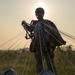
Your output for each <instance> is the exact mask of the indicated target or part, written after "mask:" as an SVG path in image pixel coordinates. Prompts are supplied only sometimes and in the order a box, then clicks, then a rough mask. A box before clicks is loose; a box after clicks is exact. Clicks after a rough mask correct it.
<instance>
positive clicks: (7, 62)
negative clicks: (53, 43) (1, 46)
mask: <svg viewBox="0 0 75 75" xmlns="http://www.w3.org/2000/svg"><path fill="white" fill-rule="evenodd" d="M3 52H5V51H0V55H1V54H2V53H3ZM72 52H73V53H75V52H74V51H69V50H68V51H63V50H60V49H57V50H55V58H54V61H55V66H56V70H57V73H58V75H75V66H74V65H75V55H74V54H72ZM70 62H71V63H72V64H71V63H70ZM9 68H12V69H14V70H15V71H16V72H17V73H18V74H19V75H36V74H37V72H36V61H35V58H34V54H33V53H30V52H27V51H24V50H16V51H14V50H11V51H7V52H5V53H4V54H3V55H1V56H0V72H2V71H4V70H6V69H9Z"/></svg>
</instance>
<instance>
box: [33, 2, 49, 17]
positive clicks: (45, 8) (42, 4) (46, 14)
mask: <svg viewBox="0 0 75 75" xmlns="http://www.w3.org/2000/svg"><path fill="white" fill-rule="evenodd" d="M38 7H42V8H44V10H45V15H44V17H45V18H46V17H48V8H47V7H46V5H45V4H44V3H43V2H39V3H38V4H37V5H36V6H35V9H36V8H38ZM35 9H34V10H35Z"/></svg>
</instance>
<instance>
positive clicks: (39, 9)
mask: <svg viewBox="0 0 75 75" xmlns="http://www.w3.org/2000/svg"><path fill="white" fill-rule="evenodd" d="M38 12H42V13H43V14H44V9H43V8H41V7H39V8H37V9H36V10H35V13H36V14H37V13H38Z"/></svg>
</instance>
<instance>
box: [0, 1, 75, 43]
mask: <svg viewBox="0 0 75 75" xmlns="http://www.w3.org/2000/svg"><path fill="white" fill-rule="evenodd" d="M37 7H43V8H44V9H45V16H44V19H48V20H51V21H52V22H54V23H55V25H56V26H57V28H58V29H60V30H62V31H64V32H67V33H70V34H72V35H75V33H74V32H75V0H0V44H2V43H4V42H6V41H7V40H9V39H10V38H12V37H13V36H15V35H16V34H19V33H20V32H22V31H24V29H23V27H22V26H21V22H22V20H25V21H26V22H28V23H30V21H31V20H35V19H36V17H35V9H36V8H37ZM25 42H26V39H25Z"/></svg>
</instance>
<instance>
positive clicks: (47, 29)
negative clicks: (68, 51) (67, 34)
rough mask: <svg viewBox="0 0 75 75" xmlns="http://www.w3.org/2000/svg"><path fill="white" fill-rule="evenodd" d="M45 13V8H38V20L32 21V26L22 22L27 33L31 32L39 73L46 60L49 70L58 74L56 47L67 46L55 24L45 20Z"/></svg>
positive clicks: (36, 12) (32, 47)
mask: <svg viewBox="0 0 75 75" xmlns="http://www.w3.org/2000/svg"><path fill="white" fill-rule="evenodd" d="M44 13H45V12H44V9H43V8H37V9H36V10H35V15H36V18H37V19H38V20H32V21H31V23H30V26H28V24H27V23H26V22H25V21H22V25H23V27H24V28H25V29H26V28H27V29H26V31H29V32H30V34H29V38H31V39H32V41H31V45H30V51H31V52H34V55H35V58H36V67H37V72H38V73H40V72H41V71H42V70H43V69H44V68H43V58H45V59H46V63H47V67H48V69H49V70H50V71H52V72H55V73H56V70H55V67H54V50H55V48H56V46H61V45H65V44H66V42H65V41H64V40H63V39H62V37H61V35H60V34H59V32H58V29H57V28H56V26H55V24H54V23H53V22H52V21H50V20H46V19H43V17H44ZM26 38H27V35H26ZM27 39H28V38H27ZM40 39H41V40H40ZM39 40H40V41H39ZM40 45H41V47H40Z"/></svg>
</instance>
